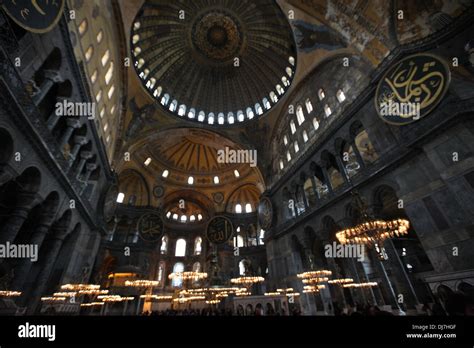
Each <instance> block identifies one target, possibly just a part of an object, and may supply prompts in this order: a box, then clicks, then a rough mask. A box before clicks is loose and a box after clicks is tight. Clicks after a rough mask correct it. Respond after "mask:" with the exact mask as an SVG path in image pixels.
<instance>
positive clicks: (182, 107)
mask: <svg viewBox="0 0 474 348" xmlns="http://www.w3.org/2000/svg"><path fill="white" fill-rule="evenodd" d="M185 114H186V105H184V104H181V105H180V106H179V110H178V116H184V115H185Z"/></svg>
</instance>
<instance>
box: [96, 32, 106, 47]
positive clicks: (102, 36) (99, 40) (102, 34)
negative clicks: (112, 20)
mask: <svg viewBox="0 0 474 348" xmlns="http://www.w3.org/2000/svg"><path fill="white" fill-rule="evenodd" d="M103 38H104V31H103V30H102V29H100V30H99V32H98V33H97V35H96V40H97V43H99V44H100V43H101V42H102V39H103Z"/></svg>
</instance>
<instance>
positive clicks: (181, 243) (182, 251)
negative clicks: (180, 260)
mask: <svg viewBox="0 0 474 348" xmlns="http://www.w3.org/2000/svg"><path fill="white" fill-rule="evenodd" d="M174 256H176V257H184V256H186V241H185V240H184V239H183V238H180V239H178V240H177V241H176V250H175V253H174Z"/></svg>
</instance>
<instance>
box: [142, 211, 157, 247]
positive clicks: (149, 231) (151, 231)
mask: <svg viewBox="0 0 474 348" xmlns="http://www.w3.org/2000/svg"><path fill="white" fill-rule="evenodd" d="M137 230H138V234H139V236H140V238H142V239H143V240H144V241H145V242H150V243H153V242H157V241H159V240H160V238H161V236H162V235H163V219H162V218H161V216H160V215H158V214H155V213H146V214H143V215H142V216H140V219H138V223H137Z"/></svg>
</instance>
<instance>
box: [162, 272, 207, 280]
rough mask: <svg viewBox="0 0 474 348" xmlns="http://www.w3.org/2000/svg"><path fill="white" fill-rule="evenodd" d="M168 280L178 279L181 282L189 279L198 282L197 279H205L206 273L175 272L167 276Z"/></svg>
mask: <svg viewBox="0 0 474 348" xmlns="http://www.w3.org/2000/svg"><path fill="white" fill-rule="evenodd" d="M168 278H169V279H175V278H178V279H182V280H190V279H194V280H199V279H205V278H207V273H205V272H175V273H171V274H170V275H169V276H168Z"/></svg>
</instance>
